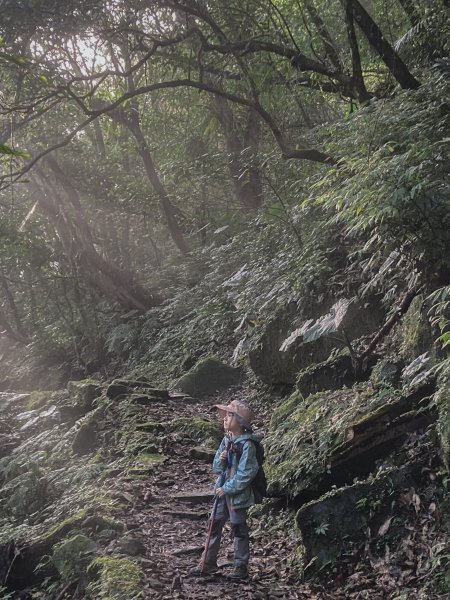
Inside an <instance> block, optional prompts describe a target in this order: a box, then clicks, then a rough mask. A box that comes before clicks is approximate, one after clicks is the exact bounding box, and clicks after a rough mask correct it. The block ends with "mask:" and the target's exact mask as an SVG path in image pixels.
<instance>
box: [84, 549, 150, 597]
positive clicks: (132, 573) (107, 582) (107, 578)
mask: <svg viewBox="0 0 450 600" xmlns="http://www.w3.org/2000/svg"><path fill="white" fill-rule="evenodd" d="M88 570H89V571H90V572H92V573H98V581H94V582H91V583H90V584H89V585H88V590H87V591H88V594H89V597H90V598H93V599H94V598H95V599H98V600H138V599H139V598H144V592H143V590H142V588H141V582H142V577H143V573H142V570H141V567H140V566H139V565H138V564H137V563H136V562H134V561H132V560H130V559H128V558H115V557H113V556H101V557H99V558H96V559H95V560H94V561H92V562H91V564H90V565H89V569H88Z"/></svg>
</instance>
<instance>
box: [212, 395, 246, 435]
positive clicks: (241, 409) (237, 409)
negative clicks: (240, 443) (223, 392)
mask: <svg viewBox="0 0 450 600" xmlns="http://www.w3.org/2000/svg"><path fill="white" fill-rule="evenodd" d="M216 408H217V409H218V411H219V414H220V416H221V418H222V419H223V418H224V416H225V414H226V413H227V412H231V413H234V414H235V415H237V417H238V421H239V422H240V423H241V424H242V426H243V427H245V428H246V429H251V427H252V422H253V420H254V418H255V414H254V412H253V411H252V409H251V408H250V407H249V406H247V404H244V402H240V401H239V400H232V401H231V402H230V404H228V406H225V405H224V404H216Z"/></svg>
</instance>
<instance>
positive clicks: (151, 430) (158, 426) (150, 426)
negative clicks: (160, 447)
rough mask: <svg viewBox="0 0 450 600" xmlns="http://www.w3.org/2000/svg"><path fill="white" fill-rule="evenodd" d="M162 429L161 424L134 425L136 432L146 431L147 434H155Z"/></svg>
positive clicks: (152, 422)
mask: <svg viewBox="0 0 450 600" xmlns="http://www.w3.org/2000/svg"><path fill="white" fill-rule="evenodd" d="M163 429H164V425H163V423H156V422H155V421H147V422H146V423H138V424H137V425H136V430H137V431H148V432H149V433H156V432H159V431H162V430H163Z"/></svg>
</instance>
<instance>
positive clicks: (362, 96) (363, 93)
mask: <svg viewBox="0 0 450 600" xmlns="http://www.w3.org/2000/svg"><path fill="white" fill-rule="evenodd" d="M353 19H354V14H353V4H352V0H345V22H346V25H347V35H348V42H349V45H350V52H351V55H352V83H353V86H354V88H355V92H356V95H357V97H358V99H359V101H360V102H366V101H367V100H369V98H370V94H369V93H368V91H367V89H366V86H365V83H364V79H363V75H362V70H361V56H360V53H359V46H358V40H357V38H356V31H355V24H354V22H353Z"/></svg>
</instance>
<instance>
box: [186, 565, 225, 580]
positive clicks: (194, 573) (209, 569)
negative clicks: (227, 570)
mask: <svg viewBox="0 0 450 600" xmlns="http://www.w3.org/2000/svg"><path fill="white" fill-rule="evenodd" d="M218 568H219V567H218V566H217V565H216V564H215V563H205V565H204V567H203V569H202V563H200V564H199V565H197V566H196V567H194V568H192V569H189V571H188V572H187V573H186V575H188V576H190V577H201V576H202V575H212V574H213V573H216V572H217V569H218Z"/></svg>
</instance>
